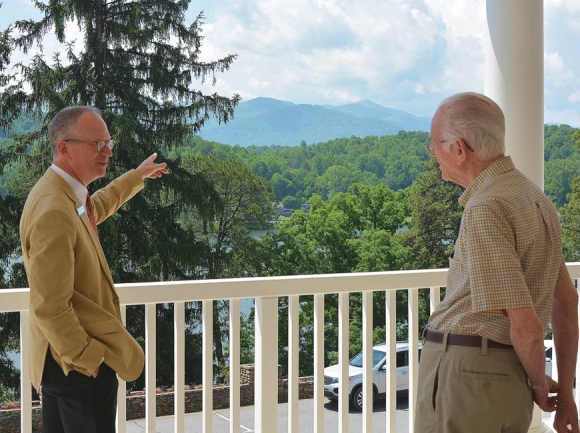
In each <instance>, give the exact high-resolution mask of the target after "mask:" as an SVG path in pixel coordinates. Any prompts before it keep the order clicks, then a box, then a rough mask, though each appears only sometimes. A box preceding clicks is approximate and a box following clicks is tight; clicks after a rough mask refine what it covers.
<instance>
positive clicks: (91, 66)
mask: <svg viewBox="0 0 580 433" xmlns="http://www.w3.org/2000/svg"><path fill="white" fill-rule="evenodd" d="M34 4H35V6H36V7H37V8H38V9H39V10H40V11H41V12H42V14H43V17H42V19H40V20H39V21H37V22H35V21H33V20H24V21H18V22H16V23H14V24H13V26H14V28H15V29H16V30H17V31H18V32H19V35H18V36H17V37H16V38H15V39H14V42H13V43H14V46H15V47H16V48H18V49H20V50H22V51H23V52H24V53H28V51H29V50H30V49H31V47H32V46H33V45H34V44H37V45H38V46H39V48H41V49H42V39H43V36H44V35H46V34H47V33H49V32H51V33H54V34H55V36H56V38H57V40H58V41H59V42H60V43H61V44H63V46H62V50H61V51H59V52H57V53H56V54H55V55H54V56H53V58H52V61H51V62H47V61H46V59H45V58H44V57H43V55H42V53H41V54H38V55H35V56H33V57H32V59H31V60H30V62H27V63H20V64H19V65H18V66H19V70H20V78H18V79H17V78H16V77H12V78H11V79H10V83H9V85H7V86H6V88H5V89H4V91H3V93H2V94H1V95H0V107H2V108H1V113H0V114H1V116H0V117H1V118H2V119H8V120H11V119H14V118H15V117H17V116H19V115H21V114H23V113H31V114H33V115H36V116H37V117H38V118H39V119H40V129H39V130H38V131H36V132H33V133H31V134H27V135H25V136H20V137H15V142H16V145H15V147H14V149H12V152H11V154H12V155H18V156H19V157H20V158H21V159H22V161H23V164H22V172H21V178H20V179H21V182H19V186H20V189H19V190H18V191H12V192H13V195H16V196H17V197H22V196H23V194H25V193H26V192H27V190H28V189H29V188H30V186H31V184H32V183H33V182H34V181H35V179H37V178H38V177H39V176H40V174H41V173H42V172H43V171H44V170H45V169H46V167H47V166H48V165H49V163H50V160H51V155H50V148H49V146H48V144H47V139H46V135H47V128H48V124H49V121H50V119H52V117H53V115H54V114H55V113H56V112H57V111H58V110H60V109H62V108H64V107H66V106H70V105H91V106H96V107H97V108H99V109H101V111H102V112H103V116H104V119H105V121H106V123H107V124H108V126H109V131H110V133H111V135H112V136H113V137H114V138H115V139H116V140H117V141H118V142H119V146H117V147H116V148H115V156H114V159H113V164H110V165H109V173H108V175H107V176H106V178H104V179H101V180H99V181H96V182H95V183H94V186H95V187H96V188H99V187H101V186H103V185H104V184H106V183H107V182H109V181H110V180H111V179H112V178H114V177H116V176H118V175H119V174H120V173H123V172H125V171H127V170H129V169H131V168H134V167H136V166H137V165H138V164H139V163H140V162H141V161H143V160H144V159H145V158H146V157H147V156H149V155H150V154H152V153H153V152H157V153H158V154H160V155H163V154H164V153H166V152H168V151H170V150H171V149H172V148H173V147H174V146H179V145H181V144H182V143H184V142H185V141H186V140H187V139H188V138H189V137H191V136H192V135H193V134H195V133H196V132H197V131H199V130H200V128H201V127H202V126H203V125H204V122H205V121H206V120H207V119H209V118H210V116H215V117H216V118H217V119H218V120H219V121H220V122H227V121H228V120H229V119H230V118H231V117H232V116H233V112H234V108H235V107H236V105H237V104H238V102H239V100H240V98H239V96H238V95H233V96H232V97H223V96H220V95H218V94H212V95H204V94H202V92H201V91H199V90H196V89H195V88H194V87H193V85H194V82H195V81H196V80H200V81H201V82H203V81H204V80H205V79H207V78H211V79H212V80H213V81H214V82H215V79H216V74H217V73H219V72H223V71H225V70H227V69H228V68H229V67H230V65H231V64H232V62H233V61H234V60H235V57H236V56H235V55H228V56H226V57H224V58H222V59H218V60H216V61H212V62H202V61H200V60H199V55H200V51H201V42H202V35H201V25H202V22H203V15H202V14H199V15H198V16H197V18H196V19H195V21H194V22H193V23H192V24H191V25H187V24H186V20H185V11H186V10H187V8H188V5H189V1H184V0H159V1H155V2H151V1H144V0H139V1H127V0H118V1H105V0H97V1H92V2H86V1H83V0H51V1H50V2H49V3H42V2H41V1H37V0H35V1H34ZM72 23H75V24H76V25H78V26H79V28H80V29H81V30H82V32H83V40H82V42H81V47H80V50H77V49H76V46H75V44H74V43H66V42H65V28H66V26H67V25H72ZM27 86H29V87H30V91H27V90H26V88H27ZM167 162H168V167H169V170H170V173H171V175H170V176H166V177H165V178H164V179H163V180H162V181H160V182H154V183H152V184H148V185H147V188H146V189H145V191H143V192H142V193H141V194H139V195H137V196H136V197H135V198H134V199H133V200H131V201H130V202H129V203H128V204H126V205H125V206H124V207H123V208H122V209H120V211H119V212H118V213H117V214H116V215H115V216H114V217H111V218H109V219H108V220H107V221H105V222H104V223H103V224H102V225H101V227H100V234H101V242H102V245H103V249H104V250H105V254H106V256H107V258H108V260H109V263H110V264H111V271H112V273H113V276H114V278H115V280H116V281H118V282H131V281H157V280H179V279H191V278H195V276H196V266H197V264H198V263H199V262H200V261H202V260H203V258H204V257H203V254H204V251H203V249H202V248H201V247H200V244H199V242H198V241H197V239H196V237H195V234H194V233H192V232H190V231H188V230H186V229H185V228H184V227H182V226H181V225H180V224H179V221H178V219H179V216H180V215H181V213H182V212H184V211H186V210H191V209H197V211H198V212H199V213H200V214H201V215H203V216H204V217H205V218H209V216H210V215H211V214H213V213H215V212H216V211H217V210H218V209H219V208H220V206H221V203H220V198H219V196H218V194H217V193H216V191H215V189H214V188H213V186H212V184H211V182H210V181H208V180H207V179H206V178H204V177H203V176H201V175H199V174H191V173H189V172H187V171H186V170H184V169H183V168H181V167H180V165H179V159H175V160H169V161H167ZM163 308H165V307H164V306H158V309H163ZM134 310H135V309H133V308H131V309H129V311H128V319H127V320H128V323H129V324H130V325H129V326H133V325H131V323H132V322H133V321H136V322H137V325H136V328H137V329H141V328H142V326H141V325H139V320H140V319H139V315H138V314H137V313H133V311H134Z"/></svg>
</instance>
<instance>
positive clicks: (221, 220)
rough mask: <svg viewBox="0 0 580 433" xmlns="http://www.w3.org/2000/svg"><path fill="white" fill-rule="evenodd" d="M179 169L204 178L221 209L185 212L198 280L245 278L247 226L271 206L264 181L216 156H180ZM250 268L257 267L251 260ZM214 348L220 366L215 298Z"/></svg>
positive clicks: (221, 311) (220, 311) (220, 313)
mask: <svg viewBox="0 0 580 433" xmlns="http://www.w3.org/2000/svg"><path fill="white" fill-rule="evenodd" d="M183 166H184V168H185V169H186V170H187V171H189V172H190V173H193V174H198V175H201V176H203V177H204V178H206V179H208V180H209V181H210V182H212V184H213V185H214V186H215V188H216V190H217V193H218V194H219V196H220V197H221V199H222V202H223V209H222V211H221V212H220V213H219V214H218V215H216V217H215V218H199V217H198V215H195V214H189V215H188V216H187V217H186V219H185V226H186V227H187V228H188V230H189V231H191V232H194V233H199V241H200V243H201V244H202V245H203V249H204V251H206V252H207V260H206V261H205V262H204V263H198V269H199V272H200V273H201V275H202V276H203V278H207V279H216V278H225V277H247V276H252V274H251V273H249V272H248V271H249V269H250V267H249V266H248V263H251V262H254V260H253V258H252V256H251V255H250V253H251V252H252V251H254V249H255V245H254V244H255V242H256V241H255V239H253V238H252V236H251V232H252V230H253V229H263V228H266V227H268V220H269V219H270V218H271V216H272V214H273V211H274V208H273V202H274V194H273V192H272V187H271V186H270V183H269V182H268V181H267V180H266V179H264V178H261V177H259V176H257V175H256V174H254V173H253V172H252V171H251V170H250V169H249V168H248V167H247V166H245V165H244V164H242V163H241V162H239V161H236V160H232V159H228V160H220V159H217V158H214V157H212V156H193V157H189V158H186V159H184V161H183ZM256 266H260V265H259V264H257V265H256ZM213 326H214V346H215V356H216V361H217V363H218V365H224V363H225V355H224V349H223V343H222V342H223V341H225V340H226V339H227V328H228V326H227V305H226V303H225V301H217V302H216V308H215V314H214V325H213Z"/></svg>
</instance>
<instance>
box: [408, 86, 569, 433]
mask: <svg viewBox="0 0 580 433" xmlns="http://www.w3.org/2000/svg"><path fill="white" fill-rule="evenodd" d="M504 138H505V119H504V115H503V113H502V111H501V109H500V107H499V106H498V105H497V104H496V103H495V102H494V101H492V100H491V99H489V98H488V97H486V96H484V95H480V94H477V93H460V94H457V95H453V96H451V97H449V98H447V99H446V100H444V101H443V102H442V103H441V105H440V106H439V108H438V109H437V111H436V113H435V116H434V117H433V121H432V124H431V131H430V139H429V140H428V142H427V148H428V150H429V153H430V154H431V155H432V156H434V157H435V158H436V159H437V162H438V163H439V166H440V168H441V175H442V178H443V179H444V180H447V181H451V182H453V183H456V184H458V185H460V186H462V187H463V188H466V190H465V192H464V193H463V195H462V196H461V197H460V199H459V201H460V203H461V205H462V206H463V207H464V209H465V210H464V213H463V217H462V219H461V227H460V230H459V236H458V238H457V241H456V245H455V253H454V256H453V258H450V259H449V272H448V277H447V290H446V295H445V299H444V300H443V301H442V302H441V303H440V304H439V306H438V308H437V309H436V311H435V312H434V313H433V314H432V316H431V317H430V319H429V323H428V326H427V328H426V330H425V332H424V335H423V337H424V340H425V344H424V346H423V352H422V355H421V364H420V368H419V383H420V389H419V396H418V404H417V416H416V430H415V431H416V432H417V433H430V432H432V433H478V432H481V433H496V432H497V433H500V432H514V433H525V432H527V431H528V428H529V426H530V423H531V419H532V409H533V403H532V402H536V403H537V404H538V405H539V406H540V408H541V409H543V410H544V411H556V416H555V422H554V427H555V429H556V431H558V432H565V431H573V432H577V433H578V431H579V430H578V412H577V408H576V404H575V402H574V399H573V395H572V386H573V381H574V371H575V367H576V356H577V349H578V310H577V309H578V294H577V291H576V289H575V287H574V285H573V284H572V280H571V279H570V276H569V274H568V271H567V269H566V265H565V263H564V258H563V255H562V241H561V227H560V219H559V215H558V213H557V212H556V210H555V208H554V206H553V204H552V202H551V201H550V199H549V198H548V197H547V196H546V195H545V194H544V193H543V191H542V190H541V189H540V188H539V187H538V186H536V185H535V184H534V183H533V182H532V181H530V180H529V179H528V178H526V177H525V176H524V175H523V174H522V173H521V172H519V171H518V170H517V169H516V168H515V167H514V165H513V163H512V160H511V158H510V157H509V156H505V155H504V153H505V141H504ZM548 322H551V326H552V330H553V336H554V344H555V349H556V352H557V355H558V356H557V360H558V372H559V383H556V382H554V381H553V380H552V379H551V378H549V377H547V376H546V375H545V349H544V335H545V332H546V328H547V326H548ZM550 393H552V394H553V393H555V395H550ZM569 428H571V430H569Z"/></svg>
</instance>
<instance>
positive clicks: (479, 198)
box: [428, 157, 568, 344]
mask: <svg viewBox="0 0 580 433" xmlns="http://www.w3.org/2000/svg"><path fill="white" fill-rule="evenodd" d="M459 202H460V204H461V205H462V206H463V207H464V208H465V210H464V213H463V217H462V218H461V227H460V229H459V236H458V238H457V241H456V244H455V253H454V256H453V258H452V259H449V272H448V275H447V289H446V294H445V299H444V300H443V301H442V302H441V303H440V304H439V306H438V307H437V309H436V310H435V312H433V314H432V315H431V318H430V319H429V325H428V326H429V327H430V328H432V329H436V330H439V331H446V332H453V333H458V334H477V335H481V336H482V337H485V338H488V339H490V340H494V341H497V342H500V343H504V344H511V341H510V336H509V335H510V323H509V319H508V317H507V315H506V313H505V311H504V310H505V309H509V308H526V307H534V308H535V310H536V314H537V315H538V317H539V318H540V320H541V322H542V324H543V326H544V330H545V329H546V327H547V324H548V320H549V318H550V312H551V305H552V299H553V296H554V287H555V284H556V281H557V280H558V279H560V278H564V277H567V276H568V270H567V269H566V264H565V263H564V257H563V255H562V239H561V226H560V217H559V215H558V213H557V212H556V209H555V208H554V205H553V204H552V202H551V201H550V199H549V198H548V197H547V196H546V195H545V194H544V192H543V191H542V190H541V189H540V188H539V187H538V186H536V185H535V184H534V183H533V182H532V181H530V180H529V179H528V178H527V177H525V176H524V175H523V174H522V173H521V172H520V171H518V170H516V168H515V167H514V165H513V163H512V160H511V158H510V157H504V158H502V159H499V160H497V161H495V162H494V163H492V164H491V165H490V166H489V167H487V168H486V169H485V170H484V171H483V172H482V173H481V174H480V175H479V176H478V177H477V178H476V179H475V180H474V181H473V182H472V183H471V185H470V186H469V187H468V188H467V189H466V190H465V192H464V193H463V195H462V196H461V198H460V199H459Z"/></svg>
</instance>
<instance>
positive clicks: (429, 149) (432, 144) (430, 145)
mask: <svg viewBox="0 0 580 433" xmlns="http://www.w3.org/2000/svg"><path fill="white" fill-rule="evenodd" d="M451 140H457V138H447V139H445V140H441V141H437V142H434V141H433V140H431V139H430V138H429V139H427V141H426V142H425V147H426V148H427V152H429V155H434V152H433V148H434V147H435V145H437V144H441V143H446V142H447V141H451ZM463 142H464V143H465V147H467V148H468V149H469V150H471V151H472V152H475V150H473V148H472V147H471V146H470V145H469V144H467V141H465V139H464V140H463Z"/></svg>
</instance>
